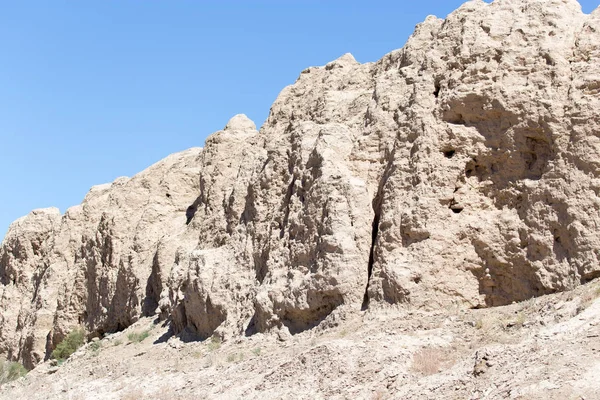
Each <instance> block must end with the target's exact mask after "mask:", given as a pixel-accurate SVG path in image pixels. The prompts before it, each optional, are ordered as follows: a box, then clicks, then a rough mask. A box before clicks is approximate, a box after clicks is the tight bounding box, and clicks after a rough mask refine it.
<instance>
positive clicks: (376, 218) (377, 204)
mask: <svg viewBox="0 0 600 400" xmlns="http://www.w3.org/2000/svg"><path fill="white" fill-rule="evenodd" d="M395 153H396V144H395V143H394V149H393V150H392V152H391V153H390V154H389V156H388V160H387V164H386V166H385V169H384V170H383V174H382V176H381V180H380V181H379V186H378V188H377V194H376V195H375V198H373V202H372V205H373V212H374V215H373V225H372V228H371V250H370V251H369V266H368V268H367V287H366V288H365V295H364V297H363V303H362V306H361V310H362V311H365V310H366V309H367V308H369V301H370V297H369V284H370V283H371V276H372V275H373V265H374V264H375V247H376V245H377V239H378V237H379V224H380V220H381V208H382V205H383V191H384V188H385V185H386V183H387V181H388V179H389V178H390V176H391V175H392V173H393V171H394V155H395Z"/></svg>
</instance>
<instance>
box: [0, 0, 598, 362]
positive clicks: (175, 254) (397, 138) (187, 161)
mask: <svg viewBox="0 0 600 400" xmlns="http://www.w3.org/2000/svg"><path fill="white" fill-rule="evenodd" d="M598 110H600V11H599V10H596V11H595V12H593V13H592V14H590V15H585V14H583V13H582V12H581V9H580V6H579V4H578V3H577V2H576V1H575V0H525V1H511V0H496V1H494V2H493V3H491V4H487V3H484V2H483V1H471V2H468V3H466V4H465V5H463V6H462V7H461V8H459V9H458V10H457V11H455V12H454V13H452V14H450V15H449V16H448V18H447V19H446V20H441V19H437V18H435V17H429V18H427V20H426V21H425V22H423V23H422V24H420V25H418V26H417V28H416V30H415V33H414V34H413V35H412V36H411V38H410V39H409V40H408V42H407V43H406V45H405V47H404V48H402V49H400V50H396V51H394V52H392V53H390V54H388V55H386V56H384V57H383V58H382V59H381V60H380V61H378V62H376V63H369V64H360V63H358V62H357V61H356V60H354V58H353V57H352V56H351V55H349V54H346V55H344V56H342V57H340V58H339V59H337V60H335V61H332V62H331V63H329V64H327V65H326V66H324V67H311V68H308V69H306V70H304V71H302V73H301V75H300V77H299V78H298V80H297V81H296V83H294V84H293V85H291V86H288V87H286V88H285V89H284V90H283V91H282V92H281V94H280V95H279V97H278V99H277V100H276V101H275V103H274V104H273V106H272V108H271V112H270V115H269V118H268V119H267V121H266V122H265V124H264V125H263V126H262V127H261V128H260V130H258V131H257V130H256V127H255V124H254V123H253V122H252V121H250V120H249V119H248V118H247V117H245V116H244V115H236V116H235V117H233V118H232V119H231V120H230V121H229V122H228V123H227V125H226V126H225V128H224V129H223V130H222V131H219V132H216V133H214V134H213V135H211V136H210V137H209V138H208V139H207V141H206V145H205V147H204V149H190V150H188V151H185V152H182V153H178V154H174V155H171V156H169V157H167V158H166V159H165V160H163V161H160V162H159V163H157V164H155V165H153V166H152V167H150V168H148V169H147V170H145V171H143V172H141V173H140V174H138V175H136V176H135V177H133V178H131V179H129V178H120V179H118V180H116V181H115V182H114V183H112V184H108V185H102V186H98V187H94V188H92V190H91V191H90V193H89V194H88V195H87V196H86V198H85V200H84V202H83V203H82V204H81V205H80V206H76V207H73V208H71V209H69V210H68V211H67V212H66V213H65V214H64V215H62V216H61V215H60V213H59V212H58V210H56V209H47V210H36V211H33V212H32V213H31V214H29V215H28V216H26V217H24V218H22V219H19V220H17V221H15V223H13V225H11V228H10V230H9V232H8V234H7V235H6V238H5V240H4V242H3V243H2V247H1V249H0V309H1V310H2V313H1V315H0V353H4V354H5V355H7V356H8V357H9V358H10V359H15V360H16V359H18V360H21V361H23V362H24V363H25V364H26V365H27V366H30V367H31V366H33V365H35V364H36V363H38V362H39V361H41V360H43V359H44V358H46V357H48V355H49V354H50V352H51V351H52V349H53V348H54V347H55V345H56V343H58V342H59V341H60V340H61V339H62V338H63V337H64V335H65V334H66V333H67V332H68V331H69V330H71V329H73V328H74V327H76V326H78V325H81V326H83V327H84V328H85V329H86V331H87V332H89V334H90V335H91V336H93V335H99V334H100V335H101V334H103V333H105V332H111V331H116V330H120V329H123V328H125V327H127V326H129V325H130V324H131V323H133V322H134V321H136V320H137V318H139V317H140V316H141V315H156V316H157V317H159V318H162V319H166V320H167V321H168V322H169V323H171V324H172V327H173V331H174V333H177V334H182V335H183V334H185V335H189V336H191V337H194V338H198V339H204V338H207V337H209V336H212V335H218V336H221V337H223V338H228V337H234V336H238V335H252V334H255V333H261V332H262V333H268V332H277V333H279V334H280V335H282V334H283V335H287V334H295V333H298V332H302V331H304V330H306V329H311V328H313V327H315V326H318V325H321V327H323V328H325V327H327V326H330V325H331V324H335V321H336V319H337V318H343V317H344V316H345V315H347V313H355V312H360V310H361V309H362V310H365V309H369V308H372V307H384V306H388V305H394V304H397V305H404V304H407V305H410V306H411V307H417V308H429V309H431V308H444V307H486V306H495V305H502V304H507V303H510V302H513V301H518V300H524V299H527V298H530V297H533V296H538V295H542V294H546V293H550V292H555V291H561V290H566V289H569V288H572V287H574V286H576V285H579V284H582V283H585V282H587V281H589V280H591V279H593V278H596V277H598V276H600V267H599V265H600V264H599V262H598V256H599V251H600V250H598V249H600V230H598V229H597V225H598V224H600V198H599V197H598V192H599V190H600V179H598V178H599V175H600V134H599V133H600V116H599V111H598Z"/></svg>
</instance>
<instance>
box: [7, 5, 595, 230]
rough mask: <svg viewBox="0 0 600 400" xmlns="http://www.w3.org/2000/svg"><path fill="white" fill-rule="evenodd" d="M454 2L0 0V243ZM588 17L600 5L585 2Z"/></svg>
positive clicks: (262, 111)
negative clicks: (303, 74) (11, 229)
mask: <svg viewBox="0 0 600 400" xmlns="http://www.w3.org/2000/svg"><path fill="white" fill-rule="evenodd" d="M461 3H462V1H461V0H419V1H378V0H371V1H357V0H343V1H342V0H327V1H325V0H303V1H300V0H271V1H250V0H244V1H242V0H239V1H227V0H225V1H223V0H220V1H217V0H214V1H200V0H173V1H171V0H168V1H167V0H148V1H142V0H93V1H76V0H70V1H64V0H53V1H46V0H44V1H42V0H39V1H28V0H23V1H21V0H18V1H17V0H0V7H1V9H0V51H1V58H0V174H1V177H2V182H1V186H0V187H1V190H0V239H1V238H2V237H3V236H4V234H5V232H6V230H7V229H8V225H9V224H10V222H12V221H13V220H14V219H16V218H18V217H20V216H22V215H25V214H27V213H28V212H29V211H30V210H31V209H34V208H41V207H50V206H56V207H59V208H60V210H61V211H62V212H64V211H65V210H66V209H67V208H68V207H70V206H72V205H75V204H79V203H80V202H81V200H82V199H83V197H84V195H85V193H86V192H87V191H88V190H89V188H90V187H91V186H93V185H96V184H100V183H105V182H110V181H112V180H114V179H115V178H116V177H118V176H123V175H126V176H132V175H134V174H135V173H137V172H139V171H141V170H142V169H144V168H146V167H148V166H149V165H151V164H152V163H154V162H156V161H158V160H160V159H161V158H163V157H165V156H167V155H168V154H170V153H173V152H176V151H180V150H184V149H186V148H189V147H194V146H203V145H204V140H205V139H206V137H207V136H208V135H209V134H210V133H212V132H214V131H216V130H219V129H221V128H222V127H223V126H224V125H225V123H226V122H227V120H228V119H229V118H230V117H231V116H233V115H234V114H237V113H245V114H247V115H248V116H249V117H250V118H251V119H253V120H254V121H255V122H256V124H257V126H260V125H261V124H262V123H263V121H264V120H265V119H266V117H267V114H268V111H269V107H270V105H271V103H272V102H273V100H275V98H276V96H277V94H278V93H279V91H280V90H281V89H282V88H283V87H284V86H286V85H288V84H291V83H293V82H294V81H295V79H296V78H297V76H298V75H299V74H300V71H301V70H303V69H304V68H306V67H308V66H311V65H323V64H326V63H327V62H329V61H331V60H333V59H335V58H337V57H339V56H340V55H342V54H344V53H346V52H350V53H352V54H354V56H355V57H356V59H357V60H358V61H361V62H367V61H375V60H377V59H379V58H381V57H382V56H383V55H384V54H385V53H387V52H389V51H391V50H393V49H396V48H400V47H402V46H403V44H404V42H405V41H406V39H407V38H408V36H409V35H410V34H411V33H412V31H413V29H414V26H415V24H417V23H419V22H421V21H423V20H424V19H425V17H426V16H427V15H429V14H434V15H437V16H439V17H445V16H446V15H447V14H448V13H449V12H451V11H452V10H454V9H455V8H457V7H458V6H459V5H460V4H461ZM580 3H581V4H582V6H583V9H584V11H585V12H590V11H591V10H592V9H593V8H595V7H596V6H598V3H599V1H598V0H581V1H580Z"/></svg>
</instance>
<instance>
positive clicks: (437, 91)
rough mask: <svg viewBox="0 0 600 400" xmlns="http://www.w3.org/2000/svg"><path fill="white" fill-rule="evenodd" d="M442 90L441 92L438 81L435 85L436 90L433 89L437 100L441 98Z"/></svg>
mask: <svg viewBox="0 0 600 400" xmlns="http://www.w3.org/2000/svg"><path fill="white" fill-rule="evenodd" d="M440 90H441V86H440V82H439V81H437V80H436V81H435V84H434V88H433V95H434V96H435V98H436V99H437V98H438V97H440Z"/></svg>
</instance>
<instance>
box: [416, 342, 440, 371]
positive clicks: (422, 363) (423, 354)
mask: <svg viewBox="0 0 600 400" xmlns="http://www.w3.org/2000/svg"><path fill="white" fill-rule="evenodd" d="M443 362H444V352H443V351H442V350H441V349H436V348H433V347H430V348H425V349H421V350H419V351H418V352H416V353H415V354H413V364H412V369H413V370H414V371H417V372H419V373H421V374H423V375H433V374H437V373H438V372H439V370H440V367H441V365H442V363H443Z"/></svg>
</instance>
